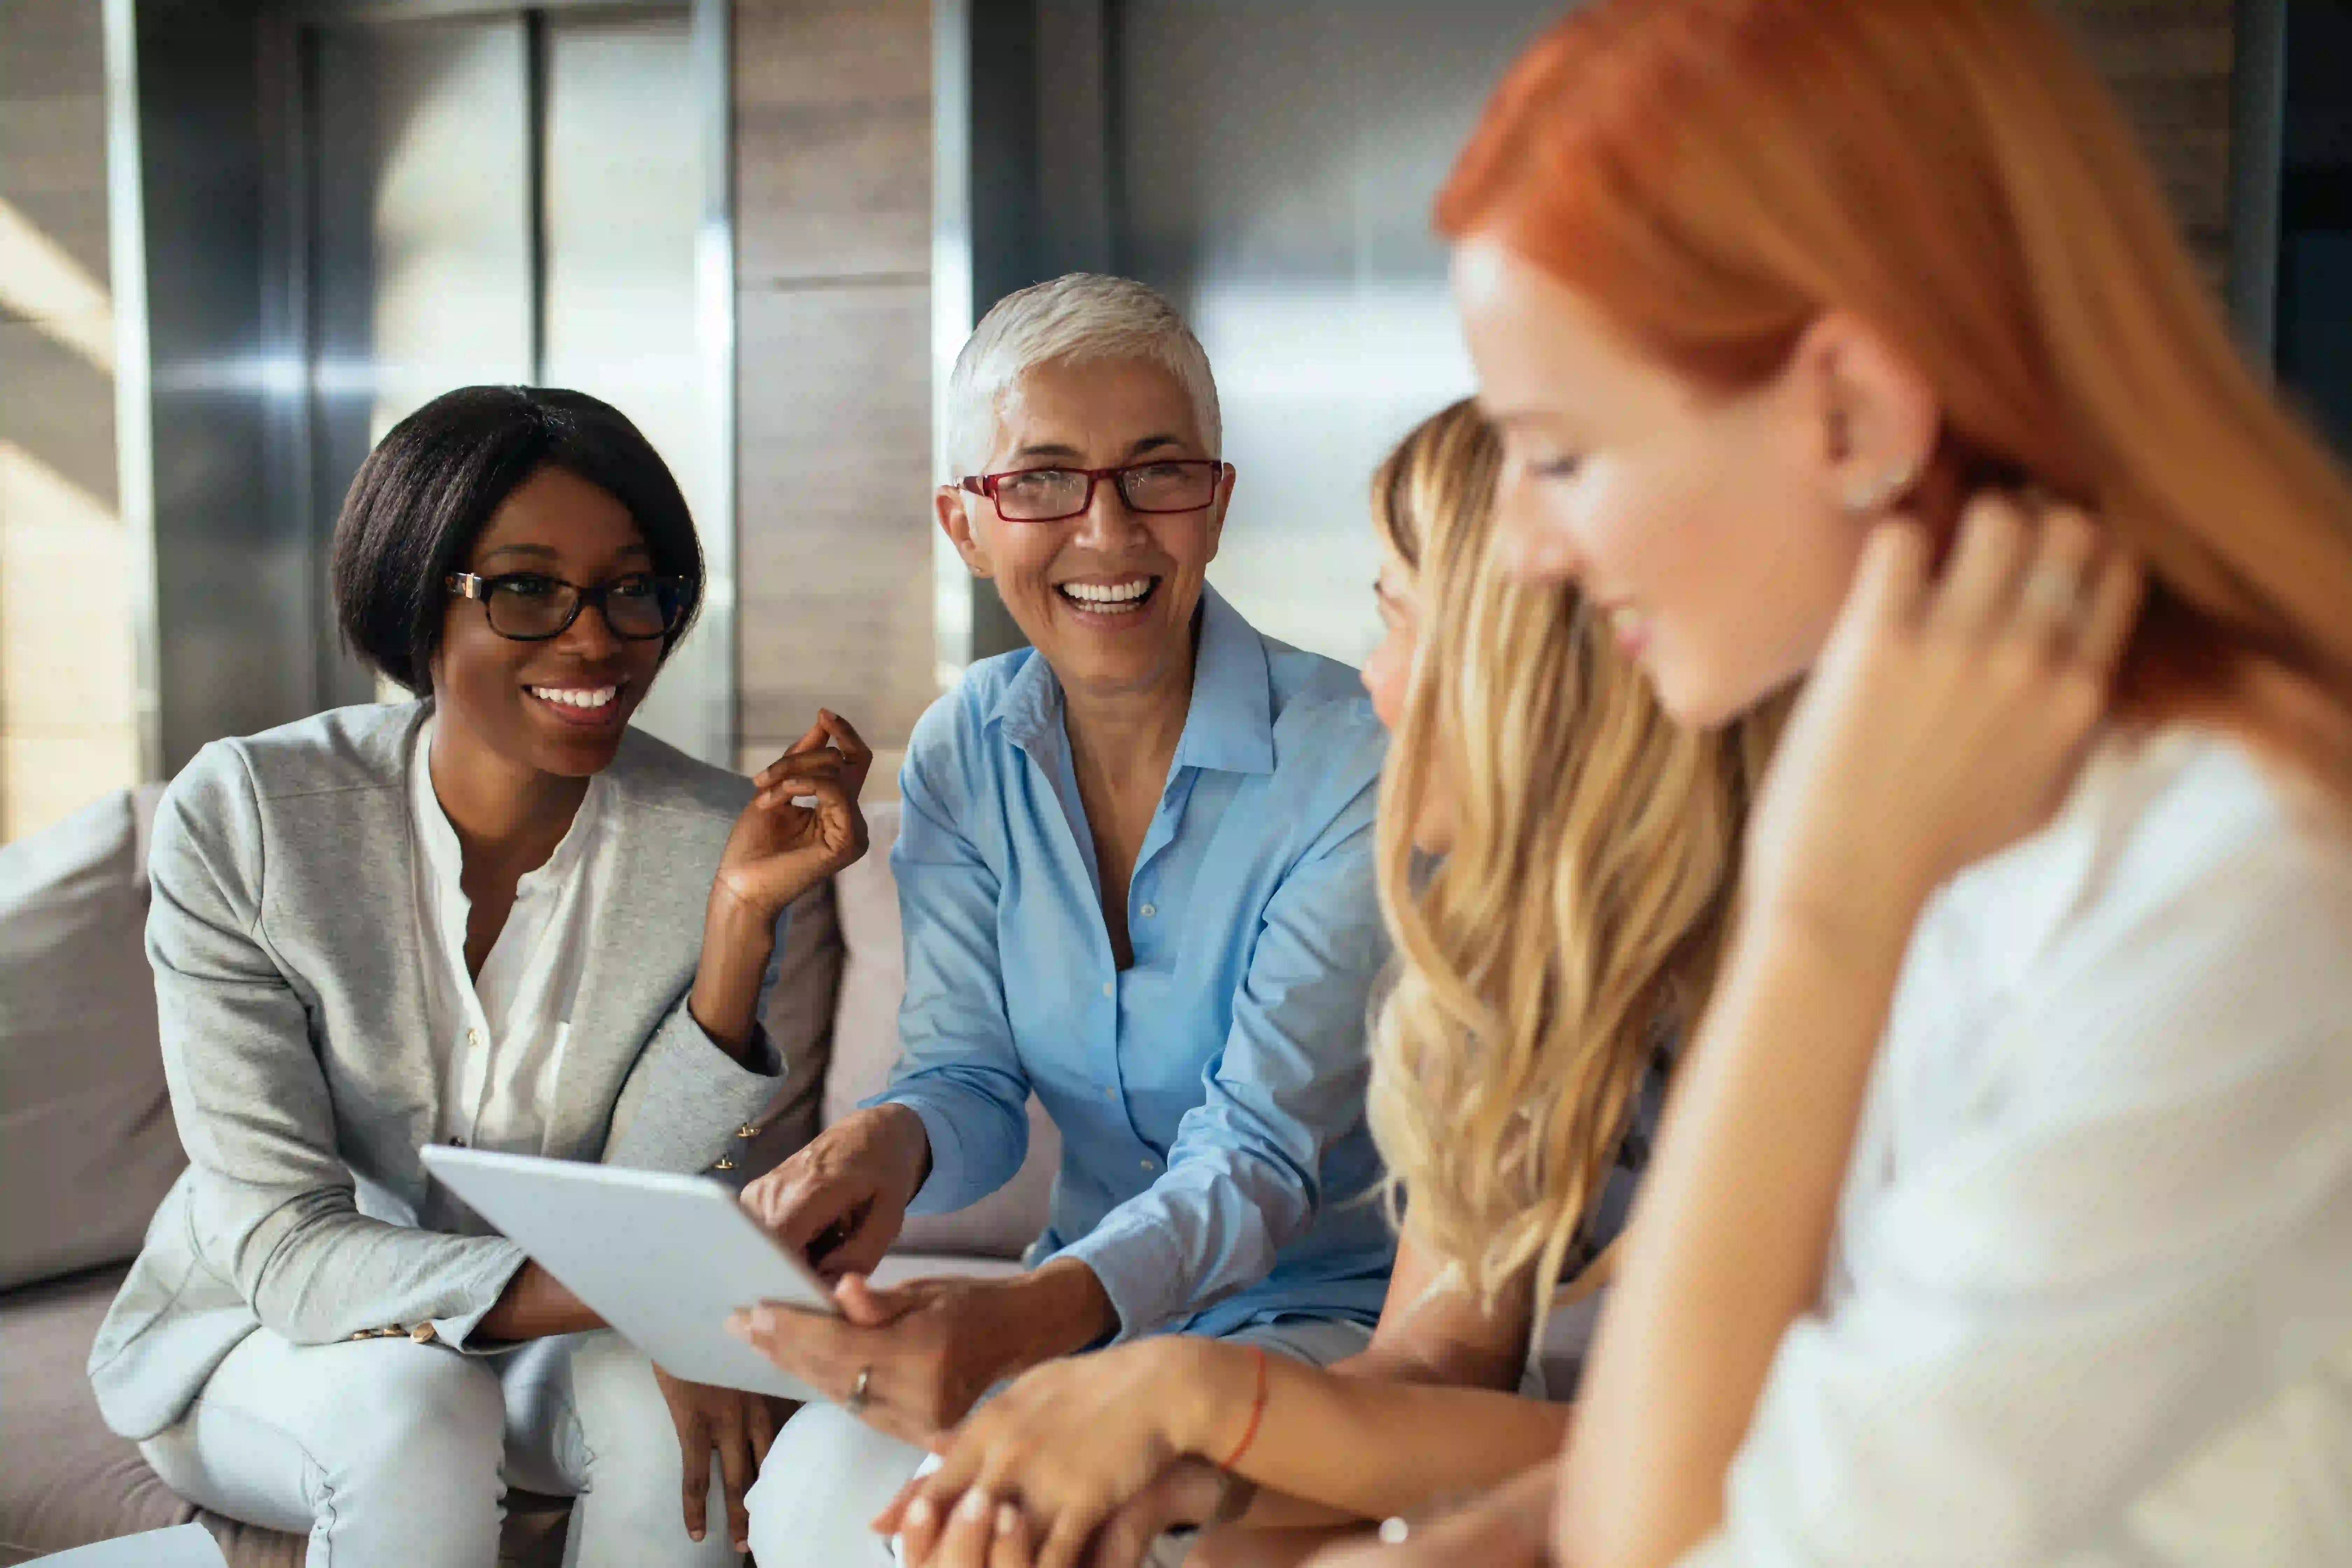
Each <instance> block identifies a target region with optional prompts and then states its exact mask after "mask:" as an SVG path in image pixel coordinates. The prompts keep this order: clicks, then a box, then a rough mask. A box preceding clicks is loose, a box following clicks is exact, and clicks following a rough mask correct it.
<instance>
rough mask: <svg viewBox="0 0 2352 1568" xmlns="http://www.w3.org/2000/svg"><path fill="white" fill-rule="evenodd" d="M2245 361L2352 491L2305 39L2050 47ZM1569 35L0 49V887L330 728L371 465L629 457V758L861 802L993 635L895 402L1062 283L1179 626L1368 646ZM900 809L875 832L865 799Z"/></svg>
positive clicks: (913, 415) (2270, 23) (1297, 17)
mask: <svg viewBox="0 0 2352 1568" xmlns="http://www.w3.org/2000/svg"><path fill="white" fill-rule="evenodd" d="M2053 5H2056V6H2057V8H2058V9H2059V10H2061V11H2062V12H2063V13H2064V14H2066V16H2068V17H2069V19H2070V20H2071V21H2072V22H2074V24H2075V25H2077V26H2079V27H2080V29H2081V30H2082V33H2083V35H2084V37H2085V38H2086V39H2087V40H2088V41H2089V42H2090V44H2091V46H2092V47H2093V49H2094V51H2095V54H2096V56H2097V58H2098V59H2099V60H2100V62H2101V64H2102V66H2103V68H2105V70H2106V71H2107V73H2108V74H2109V76H2110V78H2111V79H2113V80H2114V81H2115V83H2116V86H2117V87H2118V88H2119V89H2120V90H2121V91H2122V94H2123V96H2124V98H2125V100H2126V103H2127V105H2128V107H2129V108H2130V110H2131V111H2132V113H2133V114H2134V116H2135V117H2136V118H2137V121H2139V123H2140V126H2141V128H2142V130H2143V132H2144V133H2145V135H2146V136H2147V139H2148V141H2149V142H2150V144H2151V146H2152V147H2153V149H2154V152H2155V153H2156V157H2157V160H2158V164H2159V166H2160V167H2161V169H2162V172H2163V174H2164V177H2165V179H2166V181H2167V183H2168V185H2169V187H2170V189H2171V192H2172V195H2173V198H2174V200H2175V202H2176V204H2177V205H2178V207H2179V212H2180V214H2181V216H2182V218H2183V221H2184V223H2185V224H2186V225H2187V226H2188V228H2189V233H2190V236H2191V237H2192V239H2193V241H2194V242H2195V244H2196V246H2197V247H2198V249H2199V252H2200V257H2201V258H2203V259H2204V261H2205V263H2206V265H2207V268H2208V272H2209V275H2210V279H2211V280H2212V283H2213V286H2214V288H2215V289H2216V290H2217V291H2221V292H2222V293H2224V294H2226V296H2227V298H2228V299H2229V300H2230V303H2231V308H2232V309H2233V310H2234V311H2235V312H2236V315H2237V319H2238V321H2239V322H2240V324H2241V327H2242V330H2243V331H2244V332H2245V335H2246V338H2247V341H2248V342H2249V345H2250V350H2251V352H2252V353H2256V354H2257V355H2259V356H2260V357H2261V358H2263V360H2264V361H2265V362H2267V363H2272V364H2273V365H2275V366H2276V367H2277V368H2278V369H2279V370H2280V372H2281V373H2282V374H2284V376H2285V377H2286V378H2287V380H2288V381H2289V383H2290V384H2292V385H2294V387H2295V388H2296V390H2297V392H2298V395H2301V396H2302V397H2304V398H2305V400H2306V401H2307V402H2308V403H2309V404H2310V405H2312V406H2313V407H2314V408H2315V411H2316V412H2317V413H2318V415H2319V416H2320V417H2321V418H2322V419H2323V420H2324V421H2326V422H2329V423H2330V424H2331V427H2332V428H2333V429H2334V430H2335V431H2336V433H2337V435H2338V436H2339V437H2343V438H2347V439H2352V20H2347V8H2346V7H2344V6H2343V5H2341V4H2340V3H2339V0H2235V3H2232V0H2053ZM1558 7H1559V0H1445V3H1444V4H1434V3H1429V0H931V3H926V0H672V3H667V4H664V3H640V0H629V3H617V4H616V3H607V0H563V3H557V0H546V3H542V4H540V5H513V4H485V3H478V0H278V3H267V0H245V3H232V0H5V3H0V841H5V839H7V838H11V837H19V836H22V835H24V834H26V833H28V832H31V831H33V830H35V829H37V828H39V827H41V826H46V825H47V824H48V823H50V822H52V821H54V820H56V819H58V817H60V816H64V815H65V814H67V813H68V812H69V811H71V810H72V809H74V808H75V807H77V806H79V805H81V804H83V803H84V802H87V801H89V800H92V799H95V798H97V797H98V796H100V795H102V794H104V793H106V792H107V791H109V790H112V789H116V788H119V787H121V786H122V785H124V784H131V783H133V782H136V781H138V780H140V779H142V778H157V777H164V776H168V775H169V774H170V773H172V772H173V770H175V769H177V768H178V767H179V766H180V765H181V764H182V763H184V762H185V761H186V759H187V758H188V756H189V755H190V754H191V753H192V752H194V750H195V749H196V748H197V747H198V746H200V745H201V744H203V743H204V742H205V741H207V740H210V739H212V738H213V737H215V736H217V735H223V734H229V733H240V732H247V731H253V730H257V729H261V728H264V727H267V726H268V725H272V724H276V723H280V722H283V721H288V720H290V719H294V718H297V717H299V716H301V715H303V714H305V713H308V712H311V711H314V710H318V709H320V708H323V707H327V706H331V705H334V704H338V703H343V702H351V701H363V700H371V698H372V696H373V689H372V687H371V685H370V683H369V681H368V679H367V678H366V676H365V674H364V672H362V670H361V669H359V668H358V667H357V666H356V665H355V664H353V663H352V661H351V660H350V658H348V656H346V655H345V654H344V653H343V652H342V651H341V649H340V647H338V646H337V642H336V638H335V635H334V630H333V625H332V619H331V614H330V612H329V609H328V606H327V602H326V594H325V587H324V571H323V565H324V547H325V543H326V540H327V536H328V532H329V530H330V528H331V524H332V522H333V520H334V515H335V511H336V509H337V506H338V504H339V503H340V500H341V496H342V493H343V489H344V488H345V486H346V485H347V484H348V482H349V480H350V478H351V475H352V470H353V468H355V467H356V465H357V463H358V462H359V460H360V458H361V457H362V455H363V454H364V453H365V451H366V450H367V448H368V447H369V445H370V444H371V443H372V442H373V440H374V439H375V438H376V437H378V436H380V435H381V434H382V433H383V430H384V429H386V428H387V427H388V426H390V425H391V424H392V423H393V422H394V420H396V419H398V418H399V417H400V416H403V415H404V414H405V413H407V412H408V411H409V410H410V409H412V408H414V407H415V406H416V405H418V404H419V403H421V402H423V401H424V400H425V398H427V397H429V396H431V395H434V394H435V393H437V392H439V391H442V390H444V389H446V388H447V387H450V386H454V385H458V384H465V383H468V382H479V381H537V382H543V383H552V384H566V385H572V386H578V387H581V388H583V389H585V390H588V391H591V392H593V393H596V394H598V395H602V396H604V397H607V398H609V399H611V400H612V401H614V403H616V404H618V405H620V406H621V407H623V408H624V409H625V410H626V411H627V412H628V413H629V414H630V415H631V416H634V417H635V419H636V420H637V421H638V422H639V423H640V424H641V425H642V426H644V427H645V428H646V431H647V433H648V434H649V435H650V436H651V437H652V438H653V439H654V441H655V443H656V445H657V446H658V447H660V448H661V449H662V451H663V452H664V454H665V455H666V456H667V458H668V459H669V461H670V462H671V464H672V465H673V466H674V467H675V468H677V471H678V474H679V477H680V479H681V480H682V482H683V484H684V486H685V489H686V491H687V494H688V498H689V500H692V501H693V503H694V505H695V508H696V510H697V514H698V519H699V521H700V522H701V525H702V528H703V532H704V538H705V542H706V546H707V548H708V549H709V553H710V556H711V563H712V569H713V571H712V576H713V589H714V592H713V594H712V596H711V600H710V607H709V613H708V614H707V616H706V618H705V622H704V625H703V626H702V627H701V629H700V630H699V631H698V633H697V634H696V636H695V637H694V639H693V640H692V641H690V642H689V643H688V645H686V647H684V648H683V649H682V650H681V653H680V656H679V657H678V658H677V659H676V660H674V661H673V664H672V666H671V668H669V670H668V671H667V674H666V675H665V676H664V679H663V683H662V686H661V688H660V689H659V690H658V691H657V693H656V699H655V700H654V702H653V703H651V704H649V705H648V707H647V709H646V710H645V713H644V717H643V722H645V723H646V724H647V725H648V726H649V727H651V728H653V729H655V730H656V731H658V732H660V733H662V734H663V735H665V736H666V737H667V738H669V739H671V740H673V741H675V742H677V743H679V744H681V745H683V746H685V747H687V748H688V749H689V750H691V751H694V752H698V753H699V754H701V755H704V756H706V757H709V758H712V759H714V760H719V761H726V762H742V763H751V765H758V763H760V762H764V761H765V760H766V758H767V757H768V756H769V755H771V754H772V753H773V752H775V751H776V750H777V749H778V748H779V747H780V746H781V745H782V743H784V742H787V741H788V740H789V739H790V738H791V737H792V736H793V735H795V734H797V733H798V732H799V731H800V730H801V729H802V728H803V726H804V725H805V723H806V722H807V721H808V718H809V715H810V713H811V710H813V709H814V707H816V706H817V705H818V704H819V703H824V704H827V705H830V706H833V707H835V708H838V709H840V710H843V711H845V712H847V713H849V714H851V715H852V716H853V717H855V718H856V720H857V721H859V722H860V723H861V724H862V725H864V726H865V728H866V733H867V734H868V735H869V736H871V737H873V738H874V740H875V742H876V743H877V747H879V748H882V749H884V750H885V751H886V752H888V751H895V750H896V749H897V748H898V747H902V746H903V745H904V743H905V739H906V736H907V734H908V731H909V729H910V728H911V726H912V725H913V722H914V721H915V719H916V717H917V715H918V714H919V713H920V712H921V711H922V710H923V708H924V707H925V706H926V705H927V704H928V703H929V701H930V700H932V699H933V698H934V697H935V696H936V695H937V694H938V693H939V691H940V689H942V686H943V684H945V683H948V682H951V681H952V680H953V679H955V676H956V673H957V672H958V671H959V670H960V669H961V668H962V666H963V665H964V664H965V663H967V662H968V661H969V660H970V659H971V658H975V657H980V656H984V655H986V654H989V653H992V652H996V651H1000V650H1002V649H1003V648H1004V647H1009V646H1012V644H1013V640H1014V639H1015V637H1016V635H1017V634H1015V633H1014V632H1013V628H1012V626H1011V625H1010V623H1009V621H1008V620H1007V619H1006V617H1005V616H1004V615H1003V611H1002V609H1001V607H1000V606H999V605H997V604H996V603H995V600H994V597H993V595H992V591H991V590H989V589H987V588H986V587H985V586H982V587H980V588H978V589H977V591H975V588H974V585H973V584H971V583H970V582H969V581H968V580H966V579H965V578H964V577H963V575H962V574H961V571H960V569H958V568H957V567H956V566H955V563H954V562H953V560H952V557H951V556H949V555H947V554H946V553H945V552H943V551H941V550H940V548H939V547H938V546H937V544H936V542H935V537H934V530H933V527H932V523H931V520H930V506H929V490H930V486H931V484H932V482H933V481H934V479H936V478H938V477H939V469H938V466H937V464H936V463H935V460H934V452H933V428H934V413H935V398H936V395H937V391H938V389H939V387H940V384H941V383H942V382H943V380H944V376H945V372H946V368H947V365H948V363H950V360H951V359H952V356H953V354H954V352H955V349H956V347H957V345H958V344H959V343H960V342H961V340H962V338H963V335H964V334H965V333H966V332H967V331H969V330H970V328H971V323H972V322H973V321H974V320H975V319H976V318H977V316H978V314H979V312H981V311H982V310H985V309H986V308H987V306H988V305H989V304H990V303H991V302H992V301H993V300H995V299H997V298H998V297H1000V296H1001V295H1003V293H1005V292H1006V291H1008V290H1010V289H1014V288H1018V287H1020V286H1022V285H1024V284H1025V283H1028V282H1032V281H1034V280H1036V279H1040V278H1045V277H1050V276H1052V275H1054V274H1055V273H1058V272H1062V271H1065V270H1068V269H1070V268H1081V267H1083V268H1100V269H1107V270H1116V271H1122V272H1128V273H1131V274H1134V275H1136V276H1139V277H1141V278H1143V279H1146V280H1148V281H1150V282H1151V283H1153V284H1155V285H1158V286H1159V287H1160V288H1162V289H1165V290H1167V291H1168V292H1169V293H1170V295H1171V297H1172V298H1173V299H1174V300H1176V301H1177V303H1178V304H1179V305H1180V306H1181V308H1182V309H1184V310H1187V311H1188V312H1189V313H1190V314H1191V316H1192V320H1193V321H1194V323H1195V325H1196V327H1197V328H1198V330H1199V331H1200V332H1201V335H1202V338H1203V340H1204V341H1205V342H1206V343H1207V346H1208V349H1209V352H1210V354H1211V356H1212V358H1213V361H1214V363H1215V365H1216V368H1217V372H1218V379H1219V382H1220V384H1221V387H1222V389H1223V398H1224V404H1225V416H1226V449H1225V454H1224V455H1225V456H1226V457H1227V458H1229V459H1231V460H1232V461H1234V463H1236V464H1237V465H1238V466H1239V468H1240V470H1241V485H1240V489H1239V492H1238V496H1237V499H1236V500H1235V503H1234V513H1233V517H1232V521H1231V523H1230V525H1229V528H1228V531H1227V542H1226V546H1225V550H1224V553H1223V558H1222V559H1221V561H1220V562H1219V563H1218V565H1217V567H1216V568H1215V569H1214V570H1213V574H1212V577H1213V581H1214V582H1216V583H1217V584H1219V585H1220V586H1221V587H1222V588H1223V590H1224V591H1225V592H1226V593H1227V594H1228V595H1230V596H1232V597H1233V598H1234V600H1235V601H1236V602H1237V603H1238V604H1239V605H1241V606H1242V607H1243V608H1244V610H1245V611H1246V612H1247V613H1248V614H1250V615H1251V616H1253V617H1254V618H1255V619H1256V620H1257V621H1258V622H1259V623H1260V624H1261V625H1262V626H1265V628H1266V629H1268V630H1269V631H1272V632H1274V633H1275V634H1276V635H1278V636H1281V637H1286V638H1288V639H1290V640H1292V641H1295V642H1297V643H1300V644H1303V645H1305V646H1307V647H1314V648H1318V649H1319V650H1322V651H1324V652H1328V653H1330V654H1333V655H1335V656H1337V657H1339V658H1346V659H1349V660H1350V661H1353V660H1355V659H1356V658H1360V656H1361V654H1362V653H1363V652H1364V651H1365V650H1366V648H1367V647H1369V646H1370V639H1371V637H1372V636H1373V624H1372V619H1371V616H1370V600H1369V593H1368V584H1369V583H1370V578H1371V575H1372V573H1373V570H1374V562H1373V553H1372V549H1371V545H1370V541H1369V537H1368V534H1367V531H1366V529H1365V526H1364V521H1363V504H1362V503H1363V493H1362V492H1363V487H1364V481H1365V478H1366V476H1367V474H1368V472H1369V470H1370V467H1371V465H1372V464H1373V462H1374V461H1375V460H1376V459H1377V458H1378V457H1379V456H1380V454H1381V451H1382V450H1383V449H1384V448H1385V447H1386V446H1387V444H1388V443H1389V442H1390V441H1391V440H1392V439H1393V438H1394V437H1396V436H1397V435H1398V434H1400V433H1401V432H1402V430H1403V429H1404V428H1405V427H1406V426H1408V425H1409V424H1411V423H1412V421H1413V420H1414V419H1415V418H1417V417H1418V416H1420V415H1422V414H1423V413H1424V412H1426V411H1427V410H1429V409H1430V408H1432V407H1433V406H1434V405H1437V404H1438V403H1440V402H1442V401H1444V400H1445V399H1447V398H1450V397H1452V396H1454V395H1457V394H1459V393H1461V392H1463V391H1465V390H1466V389H1467V387H1468V385H1469V374H1468V368H1467V364H1466V363H1465V359H1464V356H1463V353H1462V350H1461V347H1460V345H1459V342H1458V340H1457V338H1456V335H1455V331H1454V325H1453V321H1452V319H1451V316H1450V314H1449V312H1448V310H1447V308H1446V301H1445V296H1444V256H1443V253H1442V251H1441V249H1440V247H1438V246H1437V245H1436V244H1435V243H1434V242H1433V240H1432V238H1431V237H1430V235H1429V232H1428V226H1427V216H1426V215H1427V208H1428V203H1429V198H1430V195H1431V193H1432V192H1433V189H1434V187H1435V185H1436V184H1437V182H1438V180H1439V178H1440V177H1441V175H1442V174H1443V172H1444V168H1445V166H1446V164H1447V162H1448V160H1449V158H1450V156H1451V154H1452V153H1453V151H1454V148H1455V146H1456V145H1457V144H1458V142H1459V141H1460V139H1461V137H1462V135H1463V133H1464V132H1465V131H1466V129H1467V128H1468V126H1469V123H1470V121H1471V120H1472V118H1473V116H1474V115H1475V112H1476V109H1477V107H1478V104H1479V101H1480V99H1481V96H1482V94H1483V92H1484V90H1485V89H1486V87H1487V86H1488V85H1489V84H1490V83H1491V82H1492V80H1493V79H1494V78H1495V76H1496V72H1497V71H1498V69H1499V68H1501V66H1502V65H1503V63H1504V62H1505V61H1506V60H1507V59H1508V58H1510V57H1511V56H1512V54H1513V53H1514V52H1515V51H1516V50H1517V47H1519V46H1520V45H1521V44H1522V43H1523V42H1524V41H1525V40H1526V38H1527V37H1528V36H1529V35H1530V34H1531V33H1532V32H1533V31H1535V30H1536V29H1537V28H1538V27H1539V26H1541V25H1542V24H1543V22H1544V21H1545V20H1546V19H1548V18H1549V16H1552V15H1553V14H1555V13H1556V11H1557V9H1558ZM885 788H887V784H886V785H885Z"/></svg>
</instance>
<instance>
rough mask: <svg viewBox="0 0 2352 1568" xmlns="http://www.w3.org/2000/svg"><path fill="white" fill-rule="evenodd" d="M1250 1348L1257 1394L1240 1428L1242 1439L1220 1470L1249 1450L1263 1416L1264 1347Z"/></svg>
mask: <svg viewBox="0 0 2352 1568" xmlns="http://www.w3.org/2000/svg"><path fill="white" fill-rule="evenodd" d="M1250 1349H1251V1350H1253V1351H1255V1352H1257V1394H1256V1397H1255V1398H1253V1399H1252V1400H1251V1401H1250V1418H1249V1425H1248V1426H1245V1427H1244V1428H1243V1429H1242V1440H1241V1441H1240V1442H1239V1443H1237V1444H1235V1445H1234V1451H1233V1452H1232V1453H1231V1454H1229V1455H1227V1456H1226V1457H1225V1462H1224V1463H1223V1464H1222V1465H1219V1466H1218V1467H1217V1468H1219V1469H1221V1470H1230V1469H1232V1468H1234V1465H1236V1464H1238V1463H1240V1461H1241V1457H1242V1456H1243V1455H1244V1454H1246V1453H1248V1452H1249V1446H1250V1445H1251V1444H1252V1443H1254V1442H1255V1441H1256V1440H1257V1424H1258V1422H1259V1421H1261V1420H1263V1419H1264V1418H1265V1347H1264V1346H1262V1345H1252V1346H1250Z"/></svg>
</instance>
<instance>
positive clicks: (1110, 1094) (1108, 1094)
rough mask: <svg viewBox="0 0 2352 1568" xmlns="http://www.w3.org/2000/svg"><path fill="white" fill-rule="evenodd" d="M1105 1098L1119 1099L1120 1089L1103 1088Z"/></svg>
mask: <svg viewBox="0 0 2352 1568" xmlns="http://www.w3.org/2000/svg"><path fill="white" fill-rule="evenodd" d="M1103 1098H1104V1099H1105V1100H1117V1099H1118V1090H1117V1089H1104V1090H1103Z"/></svg>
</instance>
